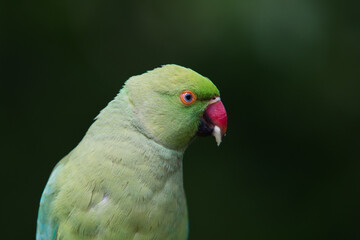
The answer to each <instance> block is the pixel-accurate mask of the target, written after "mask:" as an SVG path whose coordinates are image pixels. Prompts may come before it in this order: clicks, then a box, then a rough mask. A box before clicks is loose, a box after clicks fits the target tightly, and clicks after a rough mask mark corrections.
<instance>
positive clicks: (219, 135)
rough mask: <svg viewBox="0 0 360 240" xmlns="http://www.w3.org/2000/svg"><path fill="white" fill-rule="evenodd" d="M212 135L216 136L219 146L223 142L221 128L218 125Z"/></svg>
mask: <svg viewBox="0 0 360 240" xmlns="http://www.w3.org/2000/svg"><path fill="white" fill-rule="evenodd" d="M212 135H213V136H214V137H215V140H216V143H217V145H218V146H219V145H220V143H221V130H220V128H219V127H218V126H215V127H214V130H213V133H212Z"/></svg>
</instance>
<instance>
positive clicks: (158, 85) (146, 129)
mask: <svg viewBox="0 0 360 240" xmlns="http://www.w3.org/2000/svg"><path fill="white" fill-rule="evenodd" d="M184 90H191V91H193V92H194V93H195V95H196V97H197V101H196V102H194V104H192V105H184V104H183V103H182V102H181V101H180V99H179V95H180V94H181V92H182V91H184ZM216 96H219V91H218V90H217V88H216V87H215V86H214V85H213V84H212V83H211V81H210V80H208V79H207V78H205V77H202V76H201V75H199V74H197V73H195V72H194V71H192V70H190V69H187V68H183V67H180V66H176V65H166V66H163V67H161V68H157V69H154V70H152V71H150V72H147V73H145V74H143V75H139V76H135V77H132V78H130V79H129V80H128V81H127V82H126V83H125V86H124V87H123V88H122V90H121V91H120V93H119V94H118V95H117V96H116V97H115V99H114V100H113V101H111V102H110V103H109V104H108V106H107V107H106V108H105V109H103V110H102V111H101V113H100V114H99V115H98V116H97V118H96V121H95V122H94V123H93V124H92V126H91V127H90V128H89V130H88V132H87V133H86V135H85V137H84V138H83V139H82V141H81V142H80V143H79V145H78V146H77V147H76V148H75V149H74V150H73V151H71V152H70V153H69V154H68V155H67V156H66V157H65V158H64V159H62V160H61V161H60V162H59V163H58V165H57V166H56V168H55V170H54V171H53V173H52V175H51V178H50V179H49V181H48V183H47V185H46V188H45V190H44V193H43V195H42V198H41V202H40V209H39V216H38V225H37V240H44V239H65V240H71V239H83V240H88V239H96V240H100V239H101V240H107V239H109V240H110V239H117V240H118V239H186V238H187V231H188V230H187V225H188V219H187V218H188V217H187V208H186V199H185V193H184V189H183V179H182V158H183V152H184V150H185V149H186V147H187V145H188V144H189V142H190V140H191V139H192V138H193V137H194V136H195V133H196V131H197V127H198V125H199V121H200V117H201V115H202V113H203V111H204V109H205V108H206V107H207V105H208V104H209V100H210V99H211V98H213V97H216Z"/></svg>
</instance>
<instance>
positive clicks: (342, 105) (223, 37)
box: [0, 0, 360, 240]
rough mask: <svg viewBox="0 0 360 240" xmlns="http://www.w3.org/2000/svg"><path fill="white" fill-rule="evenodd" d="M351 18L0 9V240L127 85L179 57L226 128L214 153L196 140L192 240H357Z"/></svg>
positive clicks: (355, 34) (17, 227) (212, 10)
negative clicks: (213, 91) (214, 95)
mask: <svg viewBox="0 0 360 240" xmlns="http://www.w3.org/2000/svg"><path fill="white" fill-rule="evenodd" d="M354 2H355V1H354ZM358 10H359V8H358V7H357V6H356V5H355V3H353V2H352V1H313V0H242V1H239V0H227V1H215V0H191V1H190V0H184V1H171V0H169V1H157V0H155V1H113V0H105V1H100V0H87V1H84V0H80V1H70V0H65V1H22V2H21V1H7V2H5V1H2V2H1V3H0V29H1V32H0V62H1V64H0V79H1V83H0V84H1V85H0V101H1V105H2V106H1V109H2V111H1V127H2V130H1V139H2V144H1V152H2V157H1V177H2V194H1V201H2V203H1V205H0V206H1V221H2V224H1V225H2V226H3V229H4V230H5V231H4V230H3V231H2V238H3V239H33V238H34V235H35V229H36V218H37V210H38V203H39V199H40V196H41V193H42V190H43V188H44V186H45V183H46V181H47V179H48V177H49V174H50V172H51V170H52V168H53V167H54V166H55V164H56V163H57V162H58V161H59V160H60V159H61V158H62V157H63V156H64V155H66V154H67V153H68V152H69V151H70V150H71V149H72V148H74V147H75V146H76V145H77V143H78V142H79V141H80V140H81V138H82V137H83V135H84V134H85V132H86V130H87V128H88V127H89V126H90V125H91V123H92V122H93V119H94V117H95V116H96V115H97V114H98V113H99V111H100V110H101V109H102V108H103V107H105V106H106V104H107V102H109V101H110V100H111V99H112V98H113V97H114V96H115V95H116V94H117V92H118V91H119V89H120V88H121V86H122V84H123V83H124V81H125V80H126V79H128V78H129V77H130V76H132V75H137V74H141V73H143V72H145V71H147V70H150V69H153V68H155V67H158V66H160V65H163V64H166V63H176V64H179V65H183V66H186V67H190V68H192V69H194V70H195V71H197V72H199V73H201V74H202V75H204V76H207V77H209V78H210V79H211V80H212V81H213V82H214V83H215V84H216V85H217V86H218V88H219V89H220V90H221V94H222V95H221V96H222V100H223V102H224V104H225V106H226V108H227V111H228V118H229V122H228V134H227V136H226V137H225V139H224V141H223V143H222V144H221V146H220V147H219V148H218V147H216V144H215V140H214V139H213V138H201V139H197V140H196V141H195V142H194V143H193V144H192V145H191V146H190V148H189V149H188V150H187V152H186V154H185V161H184V177H185V188H186V193H187V198H188V206H189V213H190V239H246V240H256V239H259V240H262V239H274V240H275V239H276V240H288V239H295V240H297V239H299V240H300V239H301V240H302V239H326V240H328V239H341V240H343V239H360V207H359V204H360V201H359V200H360V138H359V134H360V128H359V124H360V81H359V80H360V77H359V76H360V67H359V63H360V44H359V43H360V21H359V20H360V17H359V11H358Z"/></svg>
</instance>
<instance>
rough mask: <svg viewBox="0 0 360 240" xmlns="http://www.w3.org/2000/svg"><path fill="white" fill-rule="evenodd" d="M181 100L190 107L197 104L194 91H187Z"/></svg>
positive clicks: (181, 96)
mask: <svg viewBox="0 0 360 240" xmlns="http://www.w3.org/2000/svg"><path fill="white" fill-rule="evenodd" d="M180 100H181V102H182V103H183V104H185V105H190V104H192V103H193V102H195V100H196V97H195V94H194V93H193V92H192V91H189V90H185V91H183V92H182V93H181V94H180Z"/></svg>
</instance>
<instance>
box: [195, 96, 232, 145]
mask: <svg viewBox="0 0 360 240" xmlns="http://www.w3.org/2000/svg"><path fill="white" fill-rule="evenodd" d="M226 129H227V115H226V110H225V107H224V105H223V103H222V102H221V101H220V99H219V100H217V101H215V102H214V103H211V104H210V105H209V106H208V107H207V108H206V109H205V111H204V115H203V117H202V118H201V122H200V126H199V129H198V133H197V135H199V136H209V135H214V137H215V138H216V142H217V143H218V145H219V144H220V142H221V140H222V138H223V137H224V135H225V133H226Z"/></svg>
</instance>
